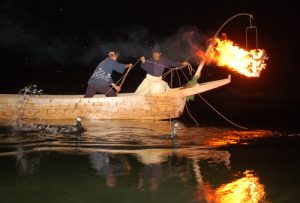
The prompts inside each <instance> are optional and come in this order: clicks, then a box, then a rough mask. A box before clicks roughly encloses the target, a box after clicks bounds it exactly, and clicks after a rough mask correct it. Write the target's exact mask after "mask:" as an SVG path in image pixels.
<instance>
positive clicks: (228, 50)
mask: <svg viewBox="0 0 300 203" xmlns="http://www.w3.org/2000/svg"><path fill="white" fill-rule="evenodd" d="M196 54H197V55H198V56H199V57H201V58H205V60H207V61H208V62H213V63H216V64H217V65H218V66H224V67H228V68H229V69H230V70H232V71H235V72H238V73H240V74H243V75H245V76H247V77H259V76H260V73H261V71H262V70H263V69H265V68H266V63H265V60H266V59H267V56H266V52H265V50H263V49H252V50H249V51H246V50H245V49H242V48H240V47H239V46H237V45H234V43H233V42H232V41H230V40H227V39H223V40H221V39H219V38H215V39H214V45H213V46H212V47H211V48H210V49H209V50H208V53H207V54H204V53H203V52H202V51H198V52H197V53H196Z"/></svg>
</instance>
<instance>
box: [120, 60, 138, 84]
mask: <svg viewBox="0 0 300 203" xmlns="http://www.w3.org/2000/svg"><path fill="white" fill-rule="evenodd" d="M140 60H141V59H139V60H138V61H137V62H135V64H133V66H131V67H130V68H128V70H127V72H126V73H125V75H124V76H123V77H122V78H123V79H122V78H121V79H122V81H121V83H120V87H122V85H123V83H124V81H125V80H126V78H127V75H128V73H129V71H131V69H133V67H134V66H136V65H137V64H138V62H140ZM121 79H120V80H121ZM120 80H119V81H120ZM119 81H118V82H119ZM118 82H117V84H118Z"/></svg>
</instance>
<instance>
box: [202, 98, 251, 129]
mask: <svg viewBox="0 0 300 203" xmlns="http://www.w3.org/2000/svg"><path fill="white" fill-rule="evenodd" d="M197 95H198V96H199V97H200V98H201V99H202V100H203V101H204V102H205V103H206V104H207V105H208V106H209V107H210V108H212V109H213V110H214V111H215V112H216V113H217V114H219V115H220V116H221V117H222V118H224V119H225V120H226V121H227V122H229V123H230V124H232V125H233V126H236V127H238V128H241V129H244V130H249V128H246V127H244V126H240V125H238V124H236V123H234V122H232V121H231V120H229V119H228V118H226V117H225V116H224V115H222V114H221V113H220V112H219V111H218V110H217V109H215V108H214V107H213V106H212V105H211V104H210V103H208V101H206V99H204V98H203V97H202V96H201V95H200V94H197Z"/></svg>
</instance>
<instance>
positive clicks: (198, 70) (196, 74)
mask: <svg viewBox="0 0 300 203" xmlns="http://www.w3.org/2000/svg"><path fill="white" fill-rule="evenodd" d="M242 15H246V16H249V17H250V18H251V19H253V16H252V14H249V13H239V14H236V15H234V16H232V17H231V18H229V19H228V20H226V21H225V23H223V24H222V25H221V27H220V28H219V29H218V31H217V32H216V34H215V35H214V38H213V40H212V42H211V43H210V44H209V46H208V48H207V49H206V52H205V56H206V55H207V53H208V52H209V51H210V49H211V48H212V47H213V46H214V43H215V38H216V37H217V36H218V34H219V32H220V31H221V30H222V29H223V27H224V26H225V25H226V24H227V23H228V22H229V21H231V20H232V19H234V18H236V17H238V16H242ZM205 56H204V58H203V59H202V61H201V63H200V64H199V66H198V68H197V71H196V73H195V75H194V78H195V79H196V81H197V79H199V78H200V74H201V70H202V68H203V66H204V64H205Z"/></svg>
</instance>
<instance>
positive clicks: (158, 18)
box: [0, 0, 300, 96]
mask: <svg viewBox="0 0 300 203" xmlns="http://www.w3.org/2000/svg"><path fill="white" fill-rule="evenodd" d="M296 5H297V2H296V1H281V2H276V1H250V0H244V1H219V0H218V1H200V0H186V1H161V0H160V1H156V0H152V1H146V0H140V1H136V0H133V1H125V0H124V1H99V0H97V1H96V0H74V1H67V0H51V1H48V0H45V1H40V0H26V1H23V0H2V1H1V3H0V26H1V29H0V53H1V76H0V90H1V92H2V93H16V92H17V91H18V90H19V89H21V88H23V87H24V86H26V85H28V84H30V83H36V84H38V85H39V86H40V87H41V88H43V89H45V90H46V92H48V93H80V94H83V93H84V90H85V87H86V81H87V80H88V78H89V76H90V74H91V73H92V71H93V70H94V68H95V67H96V65H97V64H98V63H99V62H100V61H101V60H102V59H103V58H104V57H105V53H107V51H108V50H109V49H112V48H117V49H118V50H119V51H120V52H121V58H120V61H121V62H129V61H130V62H134V61H135V60H136V59H137V57H139V56H141V55H146V56H148V55H149V51H150V50H151V46H152V45H153V42H154V41H159V42H160V43H161V44H162V45H163V46H164V48H165V52H164V54H165V55H167V56H169V57H171V58H174V59H178V60H182V59H184V58H185V57H186V56H187V55H188V53H187V52H185V50H184V49H181V48H180V46H179V45H178V43H176V42H178V41H179V39H180V37H181V36H182V35H183V34H184V33H185V32H186V31H190V30H194V31H196V32H197V34H198V35H199V39H198V40H199V41H200V42H201V43H204V45H205V40H207V37H211V36H212V35H213V34H214V32H215V31H216V30H217V29H218V28H219V27H220V26H221V24H222V23H223V22H225V20H227V19H228V18H229V17H231V16H233V15H235V14H237V13H251V14H253V16H254V22H253V23H254V25H256V26H257V27H258V37H259V38H258V40H259V48H263V49H265V50H266V51H267V53H268V56H269V60H268V67H267V69H266V70H265V71H263V74H262V76H261V77H260V78H258V79H248V78H245V77H243V76H240V75H237V74H233V83H232V86H233V87H234V88H236V89H239V90H241V91H251V92H264V93H270V92H272V93H277V94H285V93H288V94H287V95H293V96H298V95H299V87H300V82H299V81H300V80H299V79H298V78H299V74H300V66H299V62H298V61H299V60H298V58H299V54H298V53H299V52H298V49H299V40H298V37H299V36H300V35H299V34H300V33H299V17H298V14H299V8H298V6H296ZM248 22H249V19H248V17H239V18H237V19H235V20H233V21H232V22H230V23H229V24H228V25H227V26H226V27H225V28H224V30H223V31H224V32H226V33H227V35H228V37H229V38H230V39H232V40H233V41H235V42H237V43H239V44H240V45H241V46H244V45H245V27H246V26H248ZM175 57H176V58H175ZM216 69H217V70H219V68H214V67H206V69H205V70H204V72H205V73H204V76H203V77H205V74H206V75H211V74H214V71H215V70H216ZM222 71H223V72H224V73H226V74H228V73H229V71H227V70H225V69H224V70H221V72H222ZM143 74H144V72H142V71H139V70H136V71H133V73H132V75H131V77H129V81H131V85H132V86H131V87H133V88H135V87H136V86H137V85H138V83H139V82H140V80H141V79H142V78H143V76H144V75H143ZM133 76H137V78H138V79H136V80H135V77H133ZM129 81H127V82H129Z"/></svg>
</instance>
